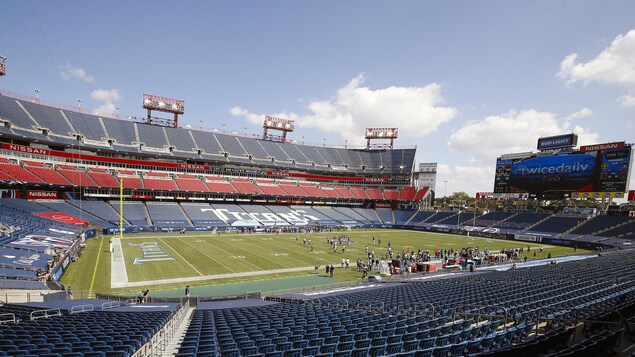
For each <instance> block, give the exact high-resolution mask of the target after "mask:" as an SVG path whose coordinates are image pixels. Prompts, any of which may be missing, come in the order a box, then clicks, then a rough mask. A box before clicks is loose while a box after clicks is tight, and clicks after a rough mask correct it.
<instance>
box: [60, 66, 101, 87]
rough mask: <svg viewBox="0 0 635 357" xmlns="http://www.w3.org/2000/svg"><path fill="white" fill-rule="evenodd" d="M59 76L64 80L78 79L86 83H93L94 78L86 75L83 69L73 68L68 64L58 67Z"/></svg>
mask: <svg viewBox="0 0 635 357" xmlns="http://www.w3.org/2000/svg"><path fill="white" fill-rule="evenodd" d="M60 76H62V78H63V79H65V80H71V79H79V80H82V81H84V82H88V83H93V81H94V80H95V78H94V77H93V76H91V75H89V74H88V73H86V71H85V70H84V69H83V68H79V67H73V65H71V64H70V63H67V64H65V65H64V66H61V67H60Z"/></svg>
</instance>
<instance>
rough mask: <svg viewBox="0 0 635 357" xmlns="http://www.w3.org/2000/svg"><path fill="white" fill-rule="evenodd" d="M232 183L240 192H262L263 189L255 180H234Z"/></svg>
mask: <svg viewBox="0 0 635 357" xmlns="http://www.w3.org/2000/svg"><path fill="white" fill-rule="evenodd" d="M232 184H233V185H234V187H236V190H238V192H239V193H245V194H260V193H262V191H261V190H260V189H259V188H258V186H256V184H254V183H253V182H249V181H244V180H233V181H232Z"/></svg>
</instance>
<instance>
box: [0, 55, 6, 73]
mask: <svg viewBox="0 0 635 357" xmlns="http://www.w3.org/2000/svg"><path fill="white" fill-rule="evenodd" d="M6 60H7V58H6V57H4V56H0V77H2V76H6V75H7V67H5V64H4V63H5V62H6Z"/></svg>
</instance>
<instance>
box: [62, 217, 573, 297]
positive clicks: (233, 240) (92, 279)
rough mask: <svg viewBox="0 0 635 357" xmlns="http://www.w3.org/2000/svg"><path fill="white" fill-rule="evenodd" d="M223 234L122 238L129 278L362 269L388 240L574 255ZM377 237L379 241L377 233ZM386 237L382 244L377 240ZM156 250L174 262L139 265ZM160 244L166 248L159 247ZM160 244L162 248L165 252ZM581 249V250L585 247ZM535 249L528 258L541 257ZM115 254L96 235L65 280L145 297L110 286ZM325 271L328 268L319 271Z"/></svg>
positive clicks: (438, 237) (450, 238)
mask: <svg viewBox="0 0 635 357" xmlns="http://www.w3.org/2000/svg"><path fill="white" fill-rule="evenodd" d="M340 234H346V235H349V236H350V237H351V240H353V241H354V243H353V244H349V245H346V253H344V254H343V253H342V252H341V247H338V248H339V249H338V252H337V253H334V252H333V250H332V248H331V247H330V246H329V245H328V244H327V242H326V240H327V237H334V236H338V235H340ZM297 236H298V239H297V241H296V234H225V233H223V234H220V235H219V234H217V233H212V232H188V233H186V234H178V233H151V234H129V235H125V236H124V238H123V240H122V249H123V254H124V258H125V264H126V271H127V275H128V281H129V282H138V283H140V284H143V282H145V281H152V280H160V279H184V280H183V282H173V283H170V284H158V285H154V286H151V289H152V290H153V291H157V290H172V289H181V288H182V286H184V284H185V279H194V278H196V279H199V280H197V281H193V282H189V284H190V285H192V286H210V285H218V284H227V283H237V282H248V281H262V280H263V279H264V280H266V279H276V278H281V277H289V276H309V275H312V276H315V271H314V270H313V266H314V265H315V264H320V265H321V266H324V265H325V264H333V265H335V266H336V267H339V266H340V265H341V261H342V258H347V257H348V258H349V259H350V262H351V265H352V266H354V265H355V262H356V260H357V259H358V258H362V259H365V258H366V257H367V255H366V253H365V246H368V248H369V249H370V250H374V251H375V254H376V256H379V257H382V256H383V255H384V254H385V251H386V248H387V245H388V242H390V243H391V247H392V250H393V252H395V254H396V253H397V252H400V251H402V250H408V249H410V250H414V251H416V250H417V249H423V250H430V251H434V250H435V248H436V247H439V248H440V249H460V248H462V247H479V248H480V249H483V248H484V247H487V248H489V249H490V250H491V251H496V250H500V249H503V248H517V247H518V248H520V247H524V248H525V249H526V248H527V246H529V245H531V246H532V250H533V249H536V250H537V249H538V247H539V246H543V247H544V248H545V249H544V252H543V253H540V252H539V251H537V252H536V254H537V256H536V258H537V259H542V258H546V257H547V254H549V253H551V254H552V256H554V257H556V256H561V255H566V254H572V253H573V249H572V248H568V247H557V246H547V245H543V244H537V243H527V242H518V241H508V240H497V239H486V238H476V237H466V236H455V235H449V234H439V233H428V232H416V231H405V230H376V229H375V230H353V231H340V232H337V231H333V232H330V233H312V234H299V235H297ZM373 237H375V242H376V243H375V245H373V244H372V238H373ZM303 239H307V241H308V240H309V239H310V240H311V241H312V242H313V244H314V250H313V251H312V252H311V251H310V249H309V248H308V246H307V245H305V244H304V243H303ZM379 239H381V241H382V242H381V245H380V246H379V245H378V244H377V242H378V240H379ZM152 243H154V245H153V246H152V248H153V249H150V250H147V249H146V258H147V257H156V256H158V257H161V259H165V257H167V256H169V258H171V259H172V260H159V261H146V262H143V263H142V264H134V261H135V258H142V257H144V251H143V250H142V245H141V244H145V245H146V247H148V246H149V245H148V244H152ZM157 244H158V245H157ZM157 247H158V249H157ZM578 252H581V250H579V251H578ZM533 258H534V257H533V252H532V253H530V254H528V259H530V260H531V259H533ZM110 259H111V256H110V253H109V252H108V241H107V238H102V239H90V240H88V242H87V247H86V249H85V250H84V252H83V255H82V258H81V259H80V261H79V262H77V263H73V264H71V265H70V266H69V269H68V271H67V272H66V273H65V274H64V276H63V278H62V282H63V283H64V284H65V285H69V284H72V286H73V290H74V291H81V290H96V291H97V292H103V293H116V294H128V293H130V294H137V293H138V291H140V288H138V287H135V288H122V289H111V288H110ZM291 268H304V269H298V270H299V271H294V272H287V273H269V272H268V271H270V270H276V269H291ZM237 273H244V276H233V277H231V278H229V277H228V278H224V279H213V280H207V279H209V278H212V277H214V276H216V275H219V274H234V275H239V274H237ZM319 273H320V274H323V272H322V269H320V271H319ZM360 278H361V274H360V273H359V272H357V271H356V270H355V269H349V270H348V271H347V270H344V269H342V270H339V269H338V270H337V271H336V274H335V276H334V279H335V280H337V281H342V282H351V281H357V280H359V279H360Z"/></svg>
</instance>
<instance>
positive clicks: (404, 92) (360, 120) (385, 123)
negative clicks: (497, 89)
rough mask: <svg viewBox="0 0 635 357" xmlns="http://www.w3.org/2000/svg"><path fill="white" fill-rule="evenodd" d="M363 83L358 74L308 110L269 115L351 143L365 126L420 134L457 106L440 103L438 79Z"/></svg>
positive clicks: (241, 112) (258, 118)
mask: <svg viewBox="0 0 635 357" xmlns="http://www.w3.org/2000/svg"><path fill="white" fill-rule="evenodd" d="M363 83H364V76H363V75H359V76H357V77H355V78H353V79H352V80H351V81H350V82H349V83H348V84H347V85H345V86H344V87H342V88H340V89H339V90H338V91H337V93H336V95H335V97H334V98H332V99H328V100H314V101H311V102H310V103H309V104H308V105H307V109H308V111H309V113H308V114H304V115H301V114H297V113H293V112H286V113H278V114H272V115H274V116H282V117H284V118H289V119H294V120H296V125H297V126H300V127H305V128H315V129H319V130H321V131H323V132H329V133H337V134H339V135H340V136H341V137H342V138H345V139H348V140H349V142H351V144H360V143H362V142H363V135H364V128H366V127H397V128H399V137H400V138H421V137H423V136H426V135H428V134H431V133H433V132H435V131H436V130H437V129H438V128H439V126H440V125H441V124H443V123H445V122H448V121H450V120H452V119H453V118H454V117H455V116H456V113H457V109H456V108H454V107H447V106H443V105H442V103H443V98H442V96H441V85H439V84H437V83H432V84H428V85H425V86H422V87H395V86H392V87H388V88H383V89H371V88H369V87H365V86H363ZM230 113H231V114H232V115H234V116H238V117H244V118H245V119H247V120H248V121H249V122H251V123H255V124H260V123H261V122H262V120H263V118H264V115H256V114H253V113H250V112H249V111H248V110H246V109H244V108H241V107H234V108H231V109H230ZM352 138H360V139H359V140H358V141H359V142H354V141H355V140H357V139H352Z"/></svg>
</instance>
